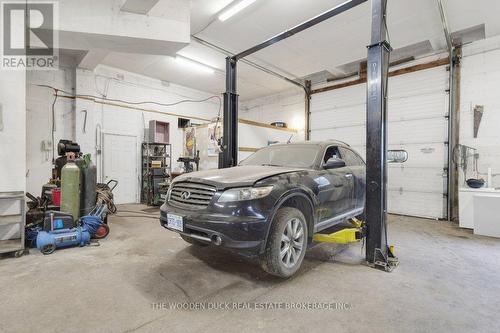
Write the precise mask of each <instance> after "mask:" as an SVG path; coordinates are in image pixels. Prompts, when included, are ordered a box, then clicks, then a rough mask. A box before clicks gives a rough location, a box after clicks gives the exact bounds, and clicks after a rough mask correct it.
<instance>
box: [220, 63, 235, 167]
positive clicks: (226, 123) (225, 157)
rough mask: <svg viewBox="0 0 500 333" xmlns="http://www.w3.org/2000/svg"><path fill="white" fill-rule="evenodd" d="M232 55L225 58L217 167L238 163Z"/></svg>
mask: <svg viewBox="0 0 500 333" xmlns="http://www.w3.org/2000/svg"><path fill="white" fill-rule="evenodd" d="M237 62H238V61H237V60H236V59H235V58H234V57H227V58H226V92H225V93H224V118H223V130H224V133H223V134H222V152H221V153H220V156H219V169H222V168H230V167H233V166H236V165H237V164H238V94H237V92H236V75H237V73H236V65H237Z"/></svg>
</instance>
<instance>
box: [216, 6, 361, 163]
mask: <svg viewBox="0 0 500 333" xmlns="http://www.w3.org/2000/svg"><path fill="white" fill-rule="evenodd" d="M367 1H368V0H349V1H346V2H344V3H341V4H340V5H338V6H336V7H334V8H332V9H330V10H327V11H326V12H324V13H322V14H319V15H318V16H316V17H313V18H312V19H310V20H308V21H306V22H303V23H301V24H299V25H297V26H295V27H293V28H291V29H289V30H286V31H284V32H282V33H280V34H278V35H276V36H274V37H271V38H270V39H267V40H265V41H264V42H262V43H260V44H258V45H256V46H253V47H251V48H249V49H247V50H245V51H243V52H240V53H238V54H236V55H234V56H229V57H227V58H226V92H225V93H224V117H223V123H224V124H223V128H224V133H223V137H222V152H221V153H220V154H219V169H221V168H230V167H233V166H236V165H237V164H238V128H237V126H234V125H231V122H235V123H237V122H238V92H237V89H236V81H237V75H236V72H237V63H238V60H241V59H243V58H245V57H247V56H249V55H251V54H253V53H255V52H257V51H260V50H262V49H264V48H266V47H268V46H271V45H273V44H275V43H277V42H279V41H281V40H284V39H286V38H288V37H290V36H293V35H295V34H296V33H299V32H301V31H303V30H306V29H308V28H310V27H312V26H314V25H316V24H318V23H321V22H323V21H325V20H327V19H329V18H332V17H334V16H336V15H339V14H341V13H343V12H345V11H347V10H349V9H351V8H354V7H356V6H358V5H360V4H362V3H365V2H367ZM305 90H306V102H308V101H309V100H310V98H309V97H310V91H308V90H307V88H306V89H305ZM306 105H307V104H306ZM306 131H308V129H307V128H306ZM306 135H308V133H307V134H306Z"/></svg>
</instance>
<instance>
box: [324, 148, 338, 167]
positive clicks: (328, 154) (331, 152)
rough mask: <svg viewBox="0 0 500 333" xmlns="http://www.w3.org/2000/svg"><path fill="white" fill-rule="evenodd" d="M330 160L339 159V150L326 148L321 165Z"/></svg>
mask: <svg viewBox="0 0 500 333" xmlns="http://www.w3.org/2000/svg"><path fill="white" fill-rule="evenodd" d="M331 158H340V154H339V148H338V147H337V146H330V147H328V148H326V151H325V156H324V157H323V163H326V162H327V161H328V160H329V159H331Z"/></svg>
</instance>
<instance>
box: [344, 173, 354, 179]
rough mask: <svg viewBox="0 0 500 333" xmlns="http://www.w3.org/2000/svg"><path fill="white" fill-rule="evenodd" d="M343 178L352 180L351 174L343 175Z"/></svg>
mask: <svg viewBox="0 0 500 333" xmlns="http://www.w3.org/2000/svg"><path fill="white" fill-rule="evenodd" d="M344 177H345V178H352V173H348V174H346V175H344Z"/></svg>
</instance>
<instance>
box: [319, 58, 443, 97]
mask: <svg viewBox="0 0 500 333" xmlns="http://www.w3.org/2000/svg"><path fill="white" fill-rule="evenodd" d="M449 63H450V59H449V58H443V59H438V60H434V61H431V62H427V63H425V64H418V65H414V66H409V67H405V68H400V69H396V70H393V71H391V72H389V77H392V76H399V75H403V74H410V73H413V72H418V71H423V70H426V69H430V68H435V67H439V66H444V65H449ZM362 83H366V77H362V78H359V79H357V80H353V81H347V82H343V83H339V84H335V85H333V86H328V87H324V88H319V89H314V90H312V91H311V94H319V93H322V92H325V91H330V90H336V89H341V88H345V87H350V86H355V85H358V84H362Z"/></svg>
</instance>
